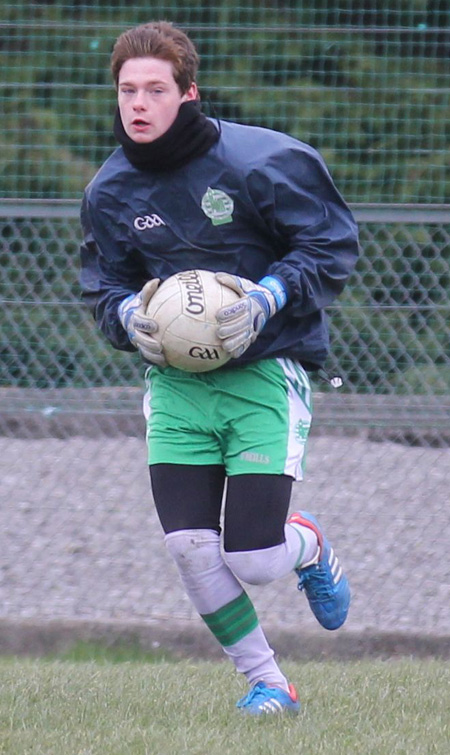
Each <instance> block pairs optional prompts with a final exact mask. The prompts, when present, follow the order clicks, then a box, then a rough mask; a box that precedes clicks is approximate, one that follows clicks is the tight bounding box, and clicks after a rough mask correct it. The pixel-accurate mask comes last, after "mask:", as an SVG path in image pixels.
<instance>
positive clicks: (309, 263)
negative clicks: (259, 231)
mask: <svg viewBox="0 0 450 755" xmlns="http://www.w3.org/2000/svg"><path fill="white" fill-rule="evenodd" d="M249 189H250V192H251V193H252V194H253V196H254V197H255V202H256V203H257V204H258V206H259V209H260V213H261V215H262V216H263V218H264V220H265V222H266V224H267V225H268V226H269V229H270V231H271V233H272V234H273V235H274V237H275V238H276V239H277V241H278V248H279V249H281V250H282V251H281V254H280V255H279V259H278V260H277V261H276V262H274V263H272V264H271V266H270V267H269V269H268V271H267V273H268V274H270V275H278V276H280V277H281V278H282V279H283V280H284V281H285V283H286V285H287V289H288V296H289V308H290V311H291V313H292V314H293V315H294V316H297V317H302V316H304V315H308V314H310V313H312V312H315V311H317V310H320V309H323V308H324V307H326V306H328V305H329V304H330V303H331V302H332V301H333V299H335V297H336V296H338V295H339V294H340V292H341V291H342V289H343V288H344V286H345V283H346V281H347V279H348V277H349V275H350V273H351V272H352V270H353V268H354V266H355V264H356V261H357V258H358V253H359V250H358V231H357V226H356V222H355V220H354V218H353V216H352V213H351V212H350V209H349V208H348V207H347V205H346V203H345V202H344V200H343V199H342V197H341V195H340V194H339V192H338V191H337V189H336V187H335V186H334V183H333V181H332V178H331V176H330V174H329V172H328V169H327V167H326V165H325V163H324V161H323V159H322V157H321V156H320V155H319V153H318V152H316V151H315V150H314V149H313V148H312V147H308V146H307V145H302V144H301V143H298V147H297V146H296V144H295V143H294V146H292V145H291V146H290V147H289V148H288V149H285V150H283V151H280V152H278V153H277V154H275V155H273V156H272V157H271V158H270V159H269V160H267V162H266V165H265V166H264V168H262V169H260V170H254V171H253V172H252V174H251V175H250V177H249Z"/></svg>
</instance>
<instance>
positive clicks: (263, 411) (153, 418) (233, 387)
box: [144, 359, 311, 480]
mask: <svg viewBox="0 0 450 755" xmlns="http://www.w3.org/2000/svg"><path fill="white" fill-rule="evenodd" d="M146 384H147V392H146V394H145V398H144V414H145V416H146V419H147V445H148V463H149V464H196V465H206V464H220V465H224V467H225V470H226V474H227V475H228V476H231V475H239V474H261V473H262V474H276V475H279V474H285V475H289V476H291V477H293V478H294V479H296V480H301V479H302V477H303V461H304V452H305V444H306V439H307V437H308V432H309V428H310V425H311V387H310V383H309V379H308V376H307V374H306V373H305V371H304V370H303V368H302V367H301V366H300V365H299V364H298V363H297V362H293V361H292V360H290V359H267V360H262V361H260V362H255V363H253V364H249V365H245V366H243V367H238V368H231V369H230V368H226V367H225V368H221V369H219V370H216V371H212V372H206V373H205V372H202V373H191V372H183V371H181V370H177V369H175V368H171V367H168V368H166V369H164V370H162V369H160V368H158V367H150V368H149V369H148V371H147V374H146Z"/></svg>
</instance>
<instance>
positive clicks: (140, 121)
mask: <svg viewBox="0 0 450 755" xmlns="http://www.w3.org/2000/svg"><path fill="white" fill-rule="evenodd" d="M131 125H132V126H134V127H135V128H145V127H146V126H150V123H148V121H144V120H143V119H142V118H135V119H134V120H133V121H131Z"/></svg>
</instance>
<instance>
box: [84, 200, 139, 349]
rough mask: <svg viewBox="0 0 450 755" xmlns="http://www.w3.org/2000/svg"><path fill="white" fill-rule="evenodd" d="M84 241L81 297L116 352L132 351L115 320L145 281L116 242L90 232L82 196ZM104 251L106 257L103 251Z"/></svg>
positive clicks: (98, 232)
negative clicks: (106, 251)
mask: <svg viewBox="0 0 450 755" xmlns="http://www.w3.org/2000/svg"><path fill="white" fill-rule="evenodd" d="M81 225H82V229H83V235H84V241H83V243H82V245H81V249H80V254H81V275H80V284H81V290H82V297H83V299H84V301H85V302H86V304H87V306H88V307H89V309H90V310H91V312H92V315H93V317H94V319H95V321H96V322H97V325H98V326H99V328H100V330H101V331H102V333H103V334H104V335H105V336H106V338H107V339H108V341H109V342H110V343H111V344H112V345H113V346H114V348H116V349H121V350H123V351H136V347H135V346H134V345H133V344H132V343H131V341H130V339H129V337H128V334H127V332H126V331H125V329H124V328H123V326H122V323H121V321H120V319H119V313H118V308H119V305H120V304H121V302H123V301H124V300H125V299H126V298H127V297H129V296H130V295H134V294H136V293H138V292H139V291H140V290H141V289H142V287H143V285H144V284H145V282H146V280H145V278H144V277H143V276H142V273H140V271H139V269H138V266H137V264H136V263H135V262H133V259H132V258H127V259H126V260H125V259H124V258H125V255H124V252H123V251H122V250H121V249H120V247H119V244H118V242H117V240H116V239H115V238H114V237H113V236H112V234H109V233H108V232H107V231H106V229H104V228H102V227H101V225H100V224H99V223H96V228H95V231H94V228H93V222H92V220H91V211H90V207H89V203H88V200H87V198H86V196H85V197H84V199H83V204H82V208H81ZM106 249H107V250H108V253H107V254H106V253H105V252H104V251H103V250H106Z"/></svg>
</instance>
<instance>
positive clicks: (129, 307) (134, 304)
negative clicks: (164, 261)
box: [118, 278, 167, 367]
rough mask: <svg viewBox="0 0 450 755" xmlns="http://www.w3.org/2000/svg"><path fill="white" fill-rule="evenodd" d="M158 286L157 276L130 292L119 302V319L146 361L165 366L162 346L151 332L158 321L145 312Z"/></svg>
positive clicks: (155, 327) (154, 329)
mask: <svg viewBox="0 0 450 755" xmlns="http://www.w3.org/2000/svg"><path fill="white" fill-rule="evenodd" d="M158 286H159V278H153V279H152V280H150V281H148V282H147V283H146V284H145V286H144V287H143V289H142V291H139V293H138V294H130V296H127V298H126V299H124V300H123V301H122V302H121V303H120V304H119V309H118V313H119V319H120V322H121V323H122V326H123V328H124V329H125V330H126V331H127V335H128V338H129V339H130V341H131V343H132V344H133V346H136V348H137V349H138V350H139V351H140V353H141V354H142V356H143V357H144V359H145V360H146V361H147V362H151V363H152V364H157V365H158V367H167V362H166V359H165V356H164V354H163V350H162V346H161V344H159V343H158V341H157V340H156V339H155V338H152V336H151V334H152V333H156V331H157V330H158V323H157V322H156V321H155V320H152V319H151V318H150V317H147V315H146V314H145V313H146V311H147V307H148V304H149V301H150V299H151V298H152V296H153V294H154V293H155V291H156V289H157V288H158Z"/></svg>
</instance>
